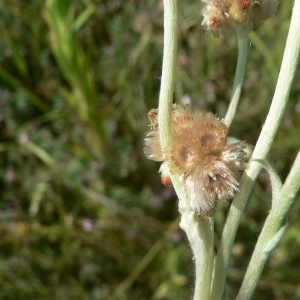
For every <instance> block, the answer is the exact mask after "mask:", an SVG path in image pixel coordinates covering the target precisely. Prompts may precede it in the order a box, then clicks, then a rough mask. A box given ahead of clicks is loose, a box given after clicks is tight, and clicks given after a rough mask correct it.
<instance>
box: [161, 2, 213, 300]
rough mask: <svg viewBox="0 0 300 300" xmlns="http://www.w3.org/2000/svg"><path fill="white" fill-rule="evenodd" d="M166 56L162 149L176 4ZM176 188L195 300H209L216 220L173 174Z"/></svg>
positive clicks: (167, 138) (167, 20)
mask: <svg viewBox="0 0 300 300" xmlns="http://www.w3.org/2000/svg"><path fill="white" fill-rule="evenodd" d="M164 14H165V16H164V54H163V67H162V78H161V89H160V95H159V109H158V111H159V115H158V122H159V134H160V139H161V145H162V149H163V150H164V149H165V148H166V146H168V145H169V144H170V142H171V141H172V135H171V132H172V131H171V118H172V102H173V92H174V80H175V67H176V54H177V1H176V0H165V1H164ZM171 179H172V182H173V186H174V188H175V191H176V193H177V196H178V198H179V205H178V206H179V212H180V213H181V222H180V226H181V228H182V229H183V230H185V231H186V233H187V236H188V239H189V242H190V245H191V248H192V251H193V254H194V256H195V263H196V285H195V293H194V299H195V300H196V299H197V300H198V299H201V300H205V299H209V289H210V283H211V277H212V270H213V219H212V218H208V217H206V216H203V217H199V216H198V215H197V214H196V213H195V211H194V210H192V209H191V208H190V205H189V201H188V196H187V195H186V193H185V192H183V190H182V184H181V182H180V180H179V177H178V176H177V175H172V174H171Z"/></svg>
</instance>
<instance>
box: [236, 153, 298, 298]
mask: <svg viewBox="0 0 300 300" xmlns="http://www.w3.org/2000/svg"><path fill="white" fill-rule="evenodd" d="M299 187H300V152H299V153H298V156H297V158H296V160H295V162H294V165H293V167H292V169H291V171H290V173H289V175H288V177H287V179H286V182H285V184H284V185H283V187H282V189H281V191H280V192H279V193H278V194H277V195H273V203H272V208H271V211H270V213H269V215H268V217H267V219H266V222H265V224H264V227H263V229H262V231H261V234H260V236H259V238H258V241H257V243H256V246H255V249H254V252H253V254H252V258H251V261H250V263H249V265H248V268H247V272H246V275H245V278H244V280H243V283H242V286H241V289H240V291H239V294H238V296H237V298H236V299H237V300H247V299H251V298H252V295H253V292H254V290H255V287H256V285H257V283H258V280H259V277H260V275H261V272H262V270H263V267H264V265H265V262H266V260H267V259H268V257H269V254H270V252H271V251H272V250H273V249H274V248H275V247H276V246H277V244H278V243H279V241H280V239H281V237H282V235H283V233H284V230H285V224H283V222H284V219H285V217H286V214H287V212H288V210H289V208H290V207H291V205H292V203H293V200H294V198H295V196H296V193H297V191H298V190H299Z"/></svg>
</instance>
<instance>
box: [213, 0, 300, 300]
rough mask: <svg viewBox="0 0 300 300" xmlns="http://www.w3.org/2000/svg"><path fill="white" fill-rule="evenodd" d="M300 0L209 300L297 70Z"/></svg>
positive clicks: (218, 287)
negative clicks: (269, 106)
mask: <svg viewBox="0 0 300 300" xmlns="http://www.w3.org/2000/svg"><path fill="white" fill-rule="evenodd" d="M299 28H300V0H296V1H295V4H294V9H293V15H292V19H291V24H290V30H289V34H288V38H287V43H286V47H285V51H284V56H283V60H282V64H281V69H280V73H279V77H278V82H277V86H276V90H275V94H274V97H273V101H272V104H271V108H270V111H269V113H268V116H267V119H266V122H265V124H264V126H263V128H262V131H261V134H260V136H259V139H258V141H257V144H256V147H255V149H254V151H253V155H252V160H251V161H250V163H249V164H248V167H247V169H246V171H245V173H244V175H243V177H242V179H241V182H240V192H238V193H237V194H236V196H235V197H234V200H233V202H232V205H231V207H230V211H229V214H228V217H227V220H226V224H225V226H224V230H223V234H222V239H221V242H220V246H219V249H218V255H217V259H216V263H215V268H214V278H213V283H212V290H211V299H212V300H218V299H221V297H222V293H223V290H224V285H225V278H226V272H227V267H228V261H229V257H230V253H231V249H232V245H233V242H234V239H235V236H236V232H237V228H238V226H239V223H240V220H241V216H242V213H243V211H244V208H245V205H246V203H247V200H248V197H249V195H250V193H251V190H252V188H253V185H254V181H255V180H256V178H257V176H258V174H259V171H260V170H261V165H260V164H259V163H258V162H256V161H255V160H260V159H265V158H266V156H267V154H268V152H269V150H270V147H271V144H272V142H273V140H274V137H275V134H276V132H277V129H278V126H279V124H280V121H281V119H282V116H283V114H284V110H285V107H286V104H287V101H288V96H289V93H290V89H291V85H292V82H293V78H294V74H295V71H296V67H297V63H298V58H299V46H300V30H299Z"/></svg>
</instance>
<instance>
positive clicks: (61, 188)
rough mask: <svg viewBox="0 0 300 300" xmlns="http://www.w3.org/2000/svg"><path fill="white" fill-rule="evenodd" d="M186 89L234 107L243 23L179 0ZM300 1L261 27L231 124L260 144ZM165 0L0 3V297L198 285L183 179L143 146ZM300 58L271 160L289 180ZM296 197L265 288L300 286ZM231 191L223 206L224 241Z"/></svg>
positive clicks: (120, 294) (186, 294) (246, 244)
mask: <svg viewBox="0 0 300 300" xmlns="http://www.w3.org/2000/svg"><path fill="white" fill-rule="evenodd" d="M178 5H179V46H178V68H177V75H176V76H177V77H176V87H175V96H174V98H175V101H176V102H177V103H179V104H185V103H191V104H192V106H194V107H200V108H202V109H204V110H206V111H212V112H214V113H216V114H217V115H218V116H220V117H224V115H225V112H226V108H227V105H228V99H230V94H231V88H232V84H233V78H234V71H235V65H236V59H237V46H236V43H237V42H236V39H235V37H234V36H228V37H220V38H219V39H216V38H214V37H213V36H212V34H206V33H205V32H204V30H203V29H202V28H201V21H202V16H201V8H202V7H203V3H201V2H200V1H198V0H197V1H191V0H186V1H182V0H179V1H178ZM291 8H292V1H290V0H286V1H282V3H281V4H280V6H279V11H278V14H277V15H276V17H275V18H273V19H272V20H268V21H267V22H265V23H264V24H263V25H262V26H260V27H259V28H257V30H256V31H255V32H252V33H251V37H250V38H251V46H250V48H249V60H248V63H247V68H246V75H245V82H244V87H243V92H242V98H241V103H240V105H239V108H238V111H237V114H236V117H235V120H234V122H233V124H232V127H231V128H230V135H231V136H235V137H237V138H239V139H241V140H246V141H247V142H248V143H250V144H252V145H255V142H256V140H257V138H258V135H259V133H260V130H261V128H262V125H263V123H264V120H265V118H266V114H267V112H268V109H269V106H270V102H271V99H272V95H273V92H274V89H275V84H276V80H277V76H278V71H279V68H280V63H281V58H282V54H283V50H284V45H285V40H286V35H287V32H288V27H289V19H290V15H291ZM162 50H163V3H162V1H158V0H157V1H154V0H145V1H121V0H103V1H100V0H76V1H71V0H64V1H60V0H52V1H44V0H32V1H26V0H6V1H1V2H0V128H1V130H0V152H1V156H0V162H1V167H0V186H1V188H0V299H12V300H14V299H101V300H102V299H133V300H134V299H155V300H156V299H190V298H191V296H192V291H193V277H194V275H193V261H192V255H191V251H190V249H189V246H188V245H187V240H186V237H185V234H184V233H183V232H182V231H181V230H180V228H179V226H178V223H179V216H178V212H177V203H176V197H175V195H174V192H173V190H172V189H170V188H165V187H164V186H162V184H161V183H160V178H159V175H158V174H157V171H158V168H159V165H158V164H156V163H154V162H152V161H147V160H146V159H145V157H144V155H143V144H144V142H143V140H144V137H145V132H146V131H147V130H148V129H149V127H148V124H149V122H148V120H147V112H148V111H149V110H150V109H151V108H156V107H157V99H158V93H159V85H160V76H161V61H162ZM299 128H300V70H299V71H298V72H297V74H296V78H295V81H294V85H293V87H292V91H291V96H290V101H289V104H288V107H287V111H286V113H285V116H284V120H283V122H282V125H281V127H280V130H279V132H278V134H277V136H276V140H275V143H274V145H273V147H272V150H271V153H270V160H271V162H272V163H273V164H274V167H275V168H276V170H277V171H278V173H279V174H280V177H281V178H282V179H283V180H284V178H285V177H286V175H287V174H288V171H289V169H290V167H291V165H292V162H293V160H294V158H295V156H296V153H297V151H298V149H299V148H300V137H299V136H300V133H299ZM270 200H271V191H270V184H269V178H268V176H267V174H266V173H262V174H261V175H260V177H259V180H258V182H257V183H256V185H255V188H254V191H253V193H252V196H251V198H250V201H249V204H248V206H247V208H246V211H245V214H244V217H243V220H242V223H241V226H240V229H239V231H238V235H237V239H236V243H235V245H234V248H233V253H232V259H231V262H230V268H229V271H228V281H227V291H228V297H229V299H233V298H234V296H235V295H236V293H237V291H238V288H239V286H240V284H241V282H242V279H243V274H244V272H245V268H246V265H247V262H248V260H249V258H250V256H251V253H252V251H253V247H254V245H255V243H256V239H257V237H258V235H259V232H260V230H261V227H262V224H263V222H264V219H265V217H266V215H267V213H268V210H269V208H270ZM299 200H300V198H299V196H298V198H296V200H295V204H294V205H293V207H292V210H291V213H290V215H289V220H288V223H289V226H288V230H287V231H286V233H285V235H284V237H283V240H282V241H281V242H280V244H279V247H277V248H276V249H275V250H274V251H273V252H272V254H271V256H270V259H269V260H268V263H267V265H266V268H265V270H264V273H263V276H262V278H261V280H260V282H259V284H258V287H257V291H256V293H255V295H254V299H267V297H268V298H269V299H300V282H299V278H300V254H299V249H300V231H299V229H300V224H299V208H300V201H299ZM228 208H229V207H228V205H227V206H225V205H224V204H220V205H218V209H217V211H216V213H215V215H214V218H215V223H216V235H215V239H216V247H218V242H219V239H220V235H221V232H222V227H223V225H224V222H225V220H226V215H227V212H228Z"/></svg>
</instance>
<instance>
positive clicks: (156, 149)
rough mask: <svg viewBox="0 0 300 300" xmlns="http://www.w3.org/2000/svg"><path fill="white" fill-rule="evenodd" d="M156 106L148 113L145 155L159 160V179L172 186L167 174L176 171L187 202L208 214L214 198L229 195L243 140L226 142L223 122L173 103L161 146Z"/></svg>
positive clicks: (239, 165) (239, 168)
mask: <svg viewBox="0 0 300 300" xmlns="http://www.w3.org/2000/svg"><path fill="white" fill-rule="evenodd" d="M157 115H158V110H156V109H153V110H151V111H150V112H149V114H148V117H149V119H150V121H151V131H150V132H149V133H148V134H147V136H146V139H145V144H146V146H145V148H144V152H145V155H146V157H147V158H148V159H151V160H154V161H162V162H163V163H162V165H161V167H160V169H159V172H160V173H161V181H162V183H163V184H164V185H166V186H172V180H171V177H170V173H171V174H177V175H178V176H179V178H180V180H181V182H182V186H183V189H184V192H186V193H187V194H188V197H189V202H190V206H191V207H192V208H193V209H194V210H196V211H197V212H198V213H199V214H206V215H211V213H212V210H213V209H214V207H215V205H216V200H217V199H220V200H222V201H226V200H228V199H231V198H233V196H234V194H235V192H236V191H237V190H238V186H239V183H238V179H239V177H240V173H241V171H243V170H244V169H245V167H246V160H247V154H246V152H245V151H244V149H245V148H246V143H245V142H237V143H234V144H231V145H228V144H227V133H228V128H227V126H226V125H225V124H224V123H223V122H221V121H219V119H218V118H217V117H216V116H214V115H213V114H211V113H208V114H204V113H202V112H200V111H199V110H197V111H195V112H194V113H192V112H191V109H190V107H189V106H186V107H185V108H183V107H182V106H180V105H174V106H173V112H172V125H171V127H172V142H171V144H170V145H168V146H167V147H166V149H162V147H161V143H160V136H159V130H158V126H159V124H158V118H157Z"/></svg>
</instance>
